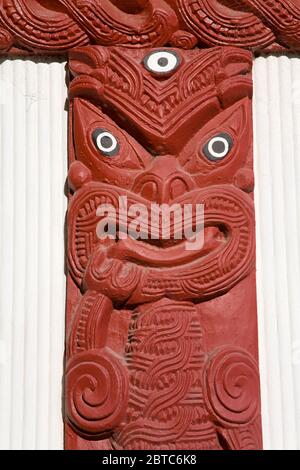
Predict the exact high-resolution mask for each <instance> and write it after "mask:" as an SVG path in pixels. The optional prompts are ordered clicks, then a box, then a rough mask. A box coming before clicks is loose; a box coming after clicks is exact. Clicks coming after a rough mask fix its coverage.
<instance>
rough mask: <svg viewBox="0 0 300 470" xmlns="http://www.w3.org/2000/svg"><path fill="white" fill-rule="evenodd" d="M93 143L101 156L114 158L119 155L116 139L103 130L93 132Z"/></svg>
mask: <svg viewBox="0 0 300 470" xmlns="http://www.w3.org/2000/svg"><path fill="white" fill-rule="evenodd" d="M93 141H94V144H95V145H96V147H97V149H98V150H100V152H101V153H102V155H105V156H107V157H114V156H115V155H117V154H118V153H119V150H120V145H119V142H118V140H117V139H116V137H115V136H114V135H113V134H112V133H111V132H109V131H107V130H105V129H96V130H95V131H94V132H93Z"/></svg>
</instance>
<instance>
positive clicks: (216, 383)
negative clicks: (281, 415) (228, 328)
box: [204, 347, 259, 427]
mask: <svg viewBox="0 0 300 470" xmlns="http://www.w3.org/2000/svg"><path fill="white" fill-rule="evenodd" d="M204 374H205V377H204V391H205V397H206V402H207V406H208V408H209V409H210V411H211V413H212V415H213V417H214V419H216V420H217V422H218V423H219V424H222V425H225V426H230V427H232V426H235V425H242V424H244V425H245V424H249V423H251V422H252V421H253V420H254V419H255V418H256V417H257V415H258V412H259V374H258V369H257V364H256V362H255V360H254V359H253V357H252V356H251V355H250V354H249V353H248V352H247V351H245V350H243V349H241V348H235V347H222V348H220V349H218V350H216V351H215V352H214V353H213V355H212V357H210V359H209V361H208V363H207V366H206V369H205V373H204Z"/></svg>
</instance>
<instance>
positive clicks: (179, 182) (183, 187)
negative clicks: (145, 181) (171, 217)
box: [169, 177, 189, 199]
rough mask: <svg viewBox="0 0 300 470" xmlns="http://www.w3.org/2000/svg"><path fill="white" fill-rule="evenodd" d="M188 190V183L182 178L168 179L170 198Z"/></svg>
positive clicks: (174, 197)
mask: <svg viewBox="0 0 300 470" xmlns="http://www.w3.org/2000/svg"><path fill="white" fill-rule="evenodd" d="M188 191H189V185H188V184H187V183H186V181H184V179H182V178H178V177H177V178H174V179H172V180H171V181H170V185H169V193H170V199H176V198H177V197H179V196H182V195H183V194H185V193H186V192H188Z"/></svg>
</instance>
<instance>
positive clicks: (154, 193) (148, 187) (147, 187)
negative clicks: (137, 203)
mask: <svg viewBox="0 0 300 470" xmlns="http://www.w3.org/2000/svg"><path fill="white" fill-rule="evenodd" d="M140 193H141V196H143V197H144V198H145V199H148V201H155V200H156V199H157V197H158V187H157V183H155V181H147V182H146V183H144V184H143V185H142V187H141V191H140Z"/></svg>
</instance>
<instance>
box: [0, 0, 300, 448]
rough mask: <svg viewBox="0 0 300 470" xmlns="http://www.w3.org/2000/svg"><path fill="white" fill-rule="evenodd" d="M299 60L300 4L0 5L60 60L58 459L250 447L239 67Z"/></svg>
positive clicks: (245, 136)
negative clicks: (61, 387) (184, 217)
mask: <svg viewBox="0 0 300 470" xmlns="http://www.w3.org/2000/svg"><path fill="white" fill-rule="evenodd" d="M299 50H300V0H241V1H236V0H130V1H129V0H127V1H126V0H124V1H123V0H85V1H83V0H0V54H4V55H20V54H24V55H37V54H44V55H45V54H47V55H49V54H52V55H53V54H55V55H57V54H62V55H64V54H65V55H67V54H68V55H69V56H70V72H71V73H70V126H69V127H70V133H69V140H70V156H69V160H70V170H69V188H70V192H69V198H70V206H69V213H68V246H67V252H68V267H69V275H68V296H67V331H68V336H67V353H66V356H67V357H66V377H65V385H66V397H65V398H66V400H65V401H66V406H65V410H64V413H65V417H66V447H67V448H70V449H89V448H90V449H257V448H260V447H261V445H262V442H261V422H260V392H259V373H258V364H257V362H258V351H257V318H256V317H257V316H256V291H255V218H254V202H253V190H254V177H253V156H252V142H253V138H252V111H251V106H252V102H251V100H252V78H251V67H252V54H253V53H256V54H258V53H269V52H274V51H275V52H282V51H283V52H284V51H299ZM124 201H126V205H127V207H125V205H124V204H125V202H124ZM197 205H201V206H203V207H204V227H203V228H202V230H200V231H199V233H200V234H201V236H203V243H200V244H199V246H197V247H196V248H195V245H194V248H193V249H190V245H189V244H190V243H191V239H190V237H189V236H187V235H186V232H184V233H183V231H182V227H181V225H180V224H179V222H178V221H179V219H178V218H177V213H176V211H175V209H174V208H177V209H176V210H179V211H181V214H184V210H185V208H186V207H187V206H189V207H192V208H194V207H197ZM103 206H105V207H106V209H107V211H106V212H108V215H107V213H106V212H105V211H104V212H103ZM137 207H139V208H143V209H142V210H141V212H142V213H140V214H139V218H135V216H134V214H135V213H136V208H137ZM153 207H155V208H156V209H155V211H156V212H155V211H154V216H155V217H153V216H152V210H153ZM162 207H168V208H169V209H170V208H173V209H174V211H173V212H172V217H171V218H170V227H169V229H170V233H169V236H165V235H166V233H165V228H164V219H165V214H164V213H163V212H159V211H160V210H161V209H162ZM149 214H151V216H150V219H151V220H149ZM157 214H158V215H157ZM188 215H189V217H188V220H189V227H188V228H189V229H190V231H195V228H197V227H198V220H197V217H196V214H195V211H194V210H192V211H191V212H189V213H188ZM113 216H116V218H117V221H115V225H113V224H112V225H111V226H110V237H109V238H104V237H102V235H103V234H102V232H101V230H99V227H102V228H103V227H104V225H103V222H105V221H106V220H108V225H110V224H109V222H110V221H111V222H112V219H113ZM137 219H138V223H137ZM149 221H150V223H149ZM101 224H102V225H101ZM132 224H133V225H132ZM134 224H135V225H134ZM128 226H129V227H133V226H134V227H135V233H136V232H137V228H138V233H139V237H138V239H136V238H135V237H132V236H131V237H125V236H124V235H125V232H126V230H127V229H128ZM200 228H201V226H200ZM150 232H151V234H150ZM189 233H190V232H189ZM182 234H184V236H185V238H182V237H181V238H180V237H179V236H178V235H181V236H182ZM131 235H132V233H131ZM153 235H154V236H153ZM167 235H168V233H167ZM188 247H189V248H188Z"/></svg>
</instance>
